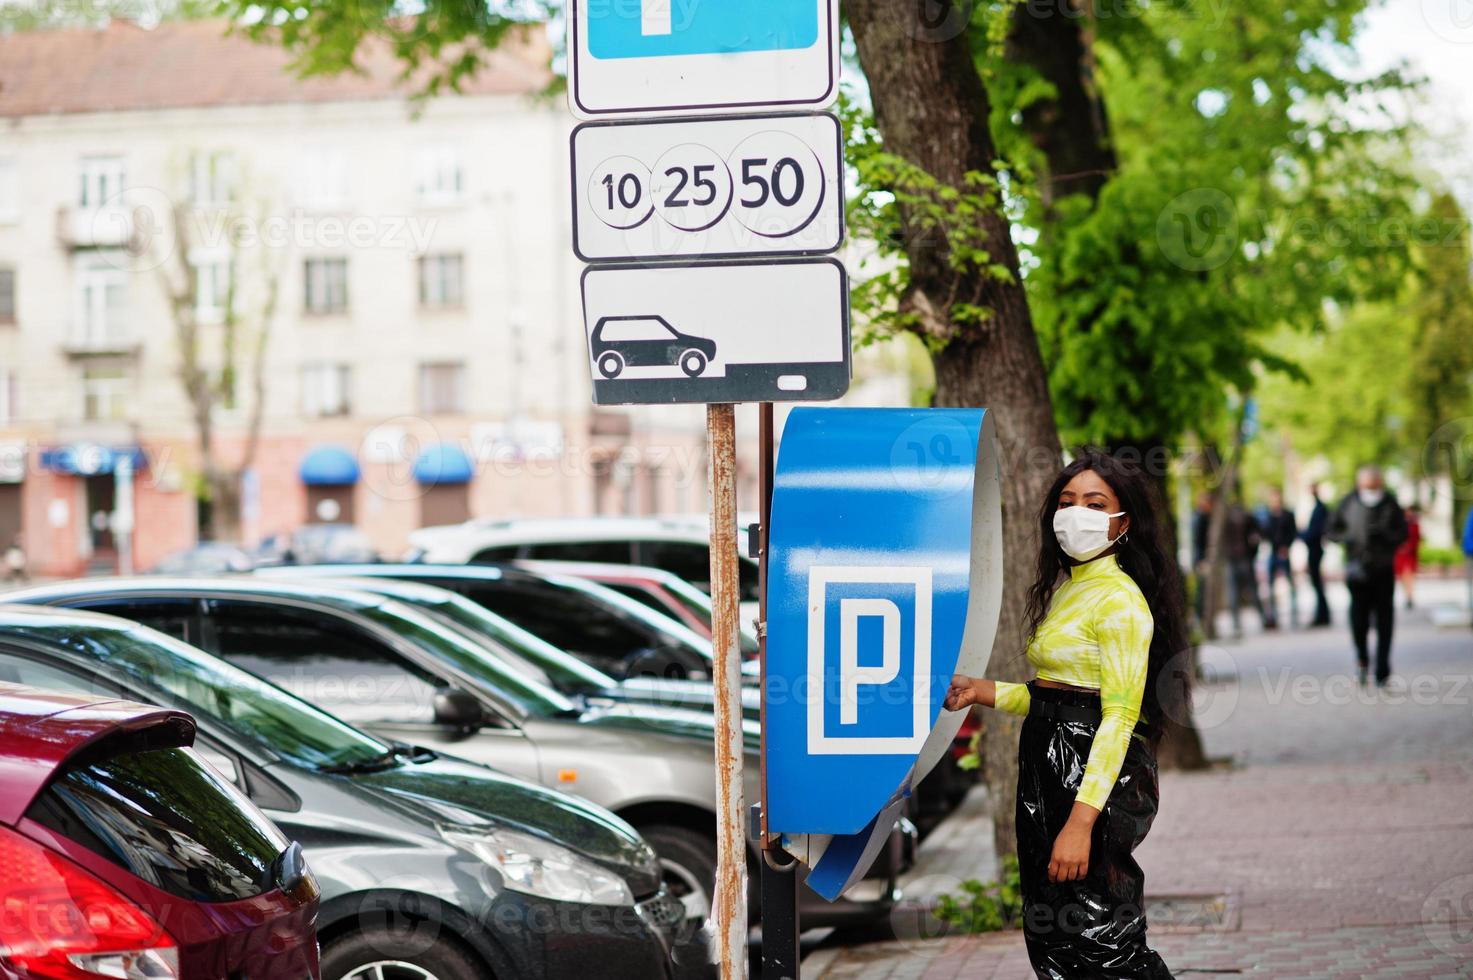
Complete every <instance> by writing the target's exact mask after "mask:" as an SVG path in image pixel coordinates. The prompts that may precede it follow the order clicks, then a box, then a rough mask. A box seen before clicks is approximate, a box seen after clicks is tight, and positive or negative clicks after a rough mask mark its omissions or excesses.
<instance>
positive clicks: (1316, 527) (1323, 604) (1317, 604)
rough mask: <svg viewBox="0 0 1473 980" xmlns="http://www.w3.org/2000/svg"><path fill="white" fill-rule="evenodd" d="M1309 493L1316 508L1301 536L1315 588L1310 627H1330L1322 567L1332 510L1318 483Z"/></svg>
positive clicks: (1310, 580)
mask: <svg viewBox="0 0 1473 980" xmlns="http://www.w3.org/2000/svg"><path fill="white" fill-rule="evenodd" d="M1309 493H1310V496H1312V497H1313V498H1314V507H1312V508H1311V509H1310V511H1309V523H1307V524H1305V525H1304V533H1303V534H1301V535H1300V536H1299V537H1300V540H1302V541H1303V542H1304V547H1305V550H1306V552H1307V554H1306V555H1305V571H1306V572H1308V573H1309V584H1310V585H1311V586H1312V587H1313V588H1314V619H1311V620H1310V621H1309V625H1311V626H1329V625H1330V602H1329V600H1328V599H1327V598H1326V597H1325V575H1324V569H1323V567H1322V566H1323V565H1324V562H1325V530H1326V528H1328V527H1329V524H1330V508H1328V507H1326V506H1325V502H1324V501H1323V500H1321V499H1320V486H1319V484H1318V483H1315V484H1311V485H1310V488H1309Z"/></svg>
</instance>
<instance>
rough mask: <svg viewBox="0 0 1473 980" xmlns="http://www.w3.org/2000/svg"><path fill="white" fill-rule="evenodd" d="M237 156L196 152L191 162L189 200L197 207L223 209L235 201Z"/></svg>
mask: <svg viewBox="0 0 1473 980" xmlns="http://www.w3.org/2000/svg"><path fill="white" fill-rule="evenodd" d="M236 174H237V170H236V165H235V154H233V153H224V152H221V153H206V152H203V151H198V152H196V153H195V154H194V155H193V156H192V157H191V158H190V161H189V199H190V200H191V201H193V202H194V205H195V207H200V208H223V207H227V206H229V205H230V204H231V202H233V201H234V200H235V185H236Z"/></svg>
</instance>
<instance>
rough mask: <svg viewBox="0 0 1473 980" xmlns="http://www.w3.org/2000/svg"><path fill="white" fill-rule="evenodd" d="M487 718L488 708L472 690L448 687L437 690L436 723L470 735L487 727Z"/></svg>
mask: <svg viewBox="0 0 1473 980" xmlns="http://www.w3.org/2000/svg"><path fill="white" fill-rule="evenodd" d="M486 720H487V719H486V709H485V708H484V707H482V705H481V702H480V700H479V699H477V698H476V696H475V695H474V694H472V693H471V692H470V691H467V690H465V689H464V688H459V687H447V688H445V689H444V690H443V691H437V692H435V724H437V725H445V726H446V727H448V728H454V729H455V730H456V731H458V732H461V733H462V734H465V735H469V734H470V733H471V732H474V731H476V730H477V729H479V728H483V727H485V725H486Z"/></svg>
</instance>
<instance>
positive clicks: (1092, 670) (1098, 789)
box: [994, 555, 1155, 810]
mask: <svg viewBox="0 0 1473 980" xmlns="http://www.w3.org/2000/svg"><path fill="white" fill-rule="evenodd" d="M1154 629H1155V621H1154V619H1153V618H1152V616H1151V609H1150V607H1149V606H1147V605H1146V599H1145V596H1143V595H1141V590H1140V588H1139V587H1137V586H1136V584H1135V581H1134V580H1133V579H1132V578H1131V577H1130V576H1129V575H1126V574H1125V571H1124V570H1123V569H1121V567H1120V564H1119V563H1118V562H1117V561H1116V560H1115V556H1114V555H1107V556H1106V557H1104V558H1097V559H1095V560H1094V561H1091V562H1085V563H1084V564H1082V565H1075V566H1073V567H1072V568H1071V569H1070V570H1069V581H1067V582H1065V583H1063V584H1062V585H1060V586H1059V588H1058V590H1057V591H1056V592H1054V596H1053V599H1052V600H1051V601H1050V602H1049V609H1048V615H1047V616H1045V617H1044V620H1043V622H1042V623H1040V624H1039V626H1038V631H1037V633H1035V634H1034V636H1033V640H1032V642H1031V643H1029V644H1028V661H1029V663H1031V664H1033V666H1034V668H1035V669H1036V670H1037V671H1038V676H1039V678H1040V679H1041V680H1048V681H1057V682H1059V683H1061V684H1072V685H1074V686H1075V687H1086V688H1090V689H1092V690H1096V691H1099V692H1100V713H1101V718H1100V727H1099V729H1098V730H1097V731H1096V732H1095V737H1094V743H1093V745H1091V746H1090V750H1089V762H1088V763H1087V764H1086V765H1085V768H1084V780H1083V781H1082V782H1081V783H1080V785H1079V792H1078V793H1077V794H1075V797H1074V798H1075V799H1076V800H1077V801H1078V802H1080V803H1086V804H1088V805H1089V806H1092V807H1094V808H1095V809H1096V810H1100V809H1103V808H1104V806H1105V801H1106V800H1108V799H1109V798H1110V790H1111V789H1113V788H1114V786H1115V780H1116V778H1117V777H1119V775H1120V766H1121V765H1122V764H1123V763H1124V761H1125V751H1126V749H1127V748H1129V747H1130V738H1131V734H1132V733H1133V732H1134V730H1135V725H1136V722H1137V721H1139V720H1140V715H1141V699H1142V697H1144V695H1145V691H1146V666H1147V664H1148V662H1149V657H1150V649H1151V633H1152V632H1153V631H1154ZM994 704H995V705H996V707H998V708H999V709H1001V710H1003V711H1006V712H1009V713H1010V714H1015V715H1026V714H1028V705H1029V696H1028V687H1027V685H1024V684H1009V683H1005V682H1002V681H999V682H998V684H997V699H996V701H995V702H994Z"/></svg>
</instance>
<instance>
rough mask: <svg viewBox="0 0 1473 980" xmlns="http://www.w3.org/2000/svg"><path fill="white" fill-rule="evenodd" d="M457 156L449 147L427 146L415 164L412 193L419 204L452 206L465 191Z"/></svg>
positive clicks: (420, 152) (421, 151)
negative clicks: (416, 197) (413, 192)
mask: <svg viewBox="0 0 1473 980" xmlns="http://www.w3.org/2000/svg"><path fill="white" fill-rule="evenodd" d="M464 181H465V178H464V176H463V175H462V172H461V169H460V156H459V154H457V153H456V152H455V150H454V149H452V148H451V147H448V146H434V147H426V148H424V149H422V150H420V151H419V154H418V157H417V159H416V161H415V185H414V191H415V194H416V196H418V198H419V202H420V203H421V204H431V205H442V204H455V203H456V202H458V201H459V200H460V196H461V192H462V191H463V190H464Z"/></svg>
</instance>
